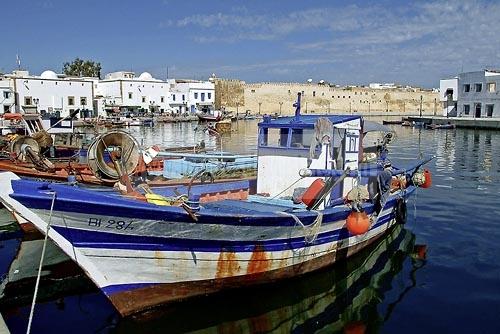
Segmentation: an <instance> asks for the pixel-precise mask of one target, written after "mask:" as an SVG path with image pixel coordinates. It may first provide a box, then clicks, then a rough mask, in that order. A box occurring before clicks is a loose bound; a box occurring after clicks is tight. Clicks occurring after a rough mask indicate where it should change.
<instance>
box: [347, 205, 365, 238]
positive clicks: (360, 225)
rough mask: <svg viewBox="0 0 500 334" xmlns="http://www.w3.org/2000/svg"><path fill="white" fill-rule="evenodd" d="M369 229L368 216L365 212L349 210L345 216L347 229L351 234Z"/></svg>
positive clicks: (363, 232) (357, 233)
mask: <svg viewBox="0 0 500 334" xmlns="http://www.w3.org/2000/svg"><path fill="white" fill-rule="evenodd" d="M369 229H370V218H369V217H368V215H367V214H366V212H364V211H361V212H358V211H354V210H353V211H351V213H350V214H349V216H347V230H348V231H349V233H351V234H352V235H360V234H365V233H366V232H367V231H368V230H369Z"/></svg>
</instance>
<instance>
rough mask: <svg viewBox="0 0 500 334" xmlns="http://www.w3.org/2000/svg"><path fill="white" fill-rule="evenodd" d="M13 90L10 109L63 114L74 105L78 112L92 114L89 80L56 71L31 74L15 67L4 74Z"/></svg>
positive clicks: (72, 109) (66, 114) (65, 114)
mask: <svg viewBox="0 0 500 334" xmlns="http://www.w3.org/2000/svg"><path fill="white" fill-rule="evenodd" d="M5 78H6V79H7V80H9V81H10V87H11V89H12V91H13V93H14V99H15V107H13V109H14V110H12V108H11V110H12V111H13V112H18V113H19V112H24V113H36V112H38V113H41V114H45V113H49V114H54V115H59V116H60V117H66V116H68V115H69V114H70V113H71V112H73V111H74V110H76V109H80V110H81V112H80V116H82V115H83V114H92V108H93V107H92V101H93V99H94V91H93V85H92V81H91V80H88V79H83V78H73V77H66V76H64V75H57V74H56V73H54V72H53V71H45V72H43V73H42V74H41V75H40V76H31V75H30V74H29V72H28V71H14V72H13V73H12V74H9V75H5Z"/></svg>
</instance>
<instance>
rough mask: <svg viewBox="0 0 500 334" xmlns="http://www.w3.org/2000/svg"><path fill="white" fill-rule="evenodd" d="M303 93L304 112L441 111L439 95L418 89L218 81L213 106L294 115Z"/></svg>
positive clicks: (229, 109)
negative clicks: (294, 104)
mask: <svg viewBox="0 0 500 334" xmlns="http://www.w3.org/2000/svg"><path fill="white" fill-rule="evenodd" d="M298 92H301V93H302V112H303V113H353V112H359V113H363V114H367V113H370V114H382V113H383V114H385V113H387V114H407V115H415V114H419V113H420V101H421V99H422V114H426V115H436V114H438V113H440V112H441V107H440V103H439V93H437V92H433V91H430V90H423V89H420V88H413V87H412V88H392V89H376V88H369V87H354V86H352V87H351V86H345V87H332V86H330V85H327V84H312V83H311V84H309V83H284V82H283V83H281V82H276V83H272V82H265V83H245V82H244V81H240V80H227V79H217V80H216V82H215V96H216V101H215V107H216V108H225V109H226V110H228V111H233V112H235V113H236V112H238V113H244V112H246V111H248V112H249V113H251V114H275V113H277V114H280V112H281V114H282V115H293V113H294V111H295V110H294V108H293V103H294V102H295V100H296V99H297V93H298Z"/></svg>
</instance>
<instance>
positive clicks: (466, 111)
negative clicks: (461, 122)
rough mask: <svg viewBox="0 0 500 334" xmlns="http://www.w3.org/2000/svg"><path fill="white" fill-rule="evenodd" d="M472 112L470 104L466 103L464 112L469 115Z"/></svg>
mask: <svg viewBox="0 0 500 334" xmlns="http://www.w3.org/2000/svg"><path fill="white" fill-rule="evenodd" d="M469 113H470V105H468V104H464V114H466V115H468V114H469Z"/></svg>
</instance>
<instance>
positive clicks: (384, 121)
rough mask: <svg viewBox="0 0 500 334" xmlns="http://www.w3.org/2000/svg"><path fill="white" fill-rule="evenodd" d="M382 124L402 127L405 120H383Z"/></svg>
mask: <svg viewBox="0 0 500 334" xmlns="http://www.w3.org/2000/svg"><path fill="white" fill-rule="evenodd" d="M382 124H386V125H388V124H398V125H401V124H403V120H399V121H398V120H383V121H382Z"/></svg>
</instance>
